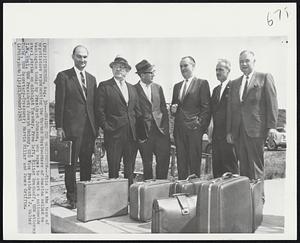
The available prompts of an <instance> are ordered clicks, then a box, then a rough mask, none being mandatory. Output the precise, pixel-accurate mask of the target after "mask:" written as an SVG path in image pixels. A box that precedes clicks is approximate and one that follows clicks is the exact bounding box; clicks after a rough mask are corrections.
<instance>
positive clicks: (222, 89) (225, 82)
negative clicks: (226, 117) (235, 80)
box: [219, 79, 229, 100]
mask: <svg viewBox="0 0 300 243" xmlns="http://www.w3.org/2000/svg"><path fill="white" fill-rule="evenodd" d="M228 82H229V79H226V80H225V81H224V82H223V83H222V85H221V90H220V96H219V100H220V99H221V97H222V94H223V92H224V90H225V88H226V86H227V84H228Z"/></svg>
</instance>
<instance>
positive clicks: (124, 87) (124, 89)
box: [114, 78, 129, 104]
mask: <svg viewBox="0 0 300 243" xmlns="http://www.w3.org/2000/svg"><path fill="white" fill-rule="evenodd" d="M114 80H115V81H116V83H117V85H118V87H119V89H120V90H121V92H122V95H123V97H124V99H125V101H126V104H128V100H129V96H128V88H127V84H126V82H125V80H123V81H119V80H117V79H115V78H114ZM121 83H122V85H121Z"/></svg>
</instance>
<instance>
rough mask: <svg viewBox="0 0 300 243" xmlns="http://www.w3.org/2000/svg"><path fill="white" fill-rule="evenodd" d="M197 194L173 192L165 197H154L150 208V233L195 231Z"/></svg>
mask: <svg viewBox="0 0 300 243" xmlns="http://www.w3.org/2000/svg"><path fill="white" fill-rule="evenodd" d="M196 203H197V195H189V194H185V193H178V194H173V195H172V197H170V198H166V199H155V200H154V201H153V208H152V222H151V232H152V233H194V232H196Z"/></svg>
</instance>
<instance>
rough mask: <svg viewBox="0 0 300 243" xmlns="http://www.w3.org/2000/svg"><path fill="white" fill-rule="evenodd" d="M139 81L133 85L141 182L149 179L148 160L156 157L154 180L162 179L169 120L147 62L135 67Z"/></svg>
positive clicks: (167, 151)
mask: <svg viewBox="0 0 300 243" xmlns="http://www.w3.org/2000/svg"><path fill="white" fill-rule="evenodd" d="M135 67H136V70H137V72H136V73H137V74H138V75H139V77H140V81H139V82H138V83H137V84H136V85H135V88H136V90H137V93H138V96H139V104H140V109H141V112H142V117H141V119H138V123H137V136H138V138H139V140H140V143H139V145H138V148H139V151H140V153H141V156H142V160H143V173H144V179H152V178H153V173H152V158H153V154H154V155H155V156H156V179H166V178H167V175H168V168H169V161H170V135H169V117H168V110H167V106H166V101H165V97H164V93H163V89H162V87H161V86H160V85H159V84H156V83H153V78H154V72H155V70H154V66H153V65H151V64H150V63H149V62H148V61H147V60H142V61H141V62H139V63H138V64H136V65H135Z"/></svg>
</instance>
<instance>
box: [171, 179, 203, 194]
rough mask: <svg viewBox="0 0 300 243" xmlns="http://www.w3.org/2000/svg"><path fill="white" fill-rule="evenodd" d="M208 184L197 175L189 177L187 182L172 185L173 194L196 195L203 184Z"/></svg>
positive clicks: (180, 181) (179, 181)
mask: <svg viewBox="0 0 300 243" xmlns="http://www.w3.org/2000/svg"><path fill="white" fill-rule="evenodd" d="M205 182H207V180H203V179H200V178H198V177H197V176H196V175H195V174H193V175H190V176H188V178H187V179H186V180H178V181H175V182H174V183H173V184H172V185H171V189H170V191H171V194H174V193H187V194H190V195H196V194H197V193H198V190H199V187H200V185H201V184H202V183H205Z"/></svg>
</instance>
